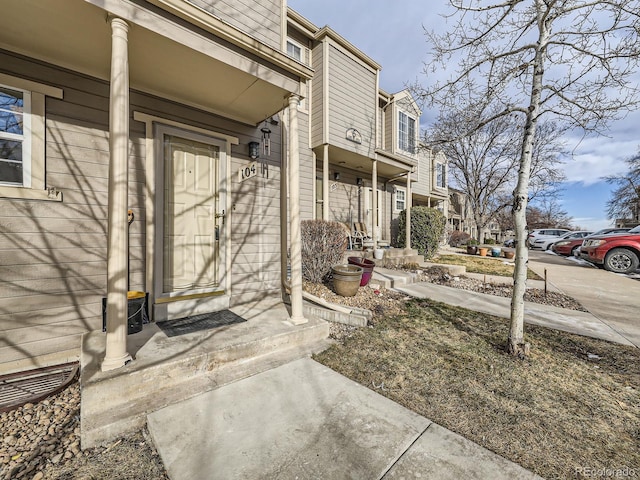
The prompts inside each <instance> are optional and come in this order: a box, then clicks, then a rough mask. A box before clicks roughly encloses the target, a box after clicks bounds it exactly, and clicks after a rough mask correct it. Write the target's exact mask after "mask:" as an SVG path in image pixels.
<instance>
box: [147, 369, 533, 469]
mask: <svg viewBox="0 0 640 480" xmlns="http://www.w3.org/2000/svg"><path fill="white" fill-rule="evenodd" d="M148 426H149V431H150V432H151V435H152V436H153V440H154V442H155V444H156V446H157V448H158V451H159V452H160V455H161V457H162V460H163V462H164V465H165V467H166V468H167V471H168V473H169V476H170V477H171V478H172V480H191V479H196V478H198V479H207V480H215V479H223V480H233V479H238V480H240V479H241V480H253V479H291V480H293V479H300V480H303V479H309V480H312V479H313V480H315V479H325V480H334V479H335V480H344V479H362V480H372V479H408V478H438V479H442V480H448V479H451V480H454V479H455V480H458V479H460V478H465V479H478V480H480V479H487V478H491V479H496V480H499V479H505V480H506V479H515V478H517V479H534V478H535V479H537V478H540V477H538V476H536V475H534V474H533V473H531V472H529V471H527V470H525V469H523V468H522V467H520V466H518V465H516V464H514V463H512V462H510V461H508V460H506V459H504V458H503V457H500V456H498V455H496V454H495V453H493V452H490V451H489V450H486V449H485V448H482V447H480V446H478V445H477V444H475V443H473V442H471V441H469V440H466V439H464V438H463V437H461V436H459V435H456V434H455V433H453V432H450V431H449V430H447V429H445V428H442V427H440V426H438V425H436V424H434V423H433V422H431V421H429V420H428V419H426V418H424V417H422V416H420V415H417V414H415V413H413V412H411V411H410V410H408V409H406V408H404V407H402V406H400V405H398V404H397V403H395V402H392V401H391V400H389V399H387V398H385V397H383V396H381V395H379V394H377V393H375V392H373V391H372V390H369V389H368V388H365V387H363V386H361V385H359V384H357V383H355V382H353V381H351V380H349V379H347V378H345V377H343V376H342V375H340V374H338V373H336V372H334V371H333V370H331V369H329V368H327V367H324V366H323V365H320V364H319V363H316V362H314V361H313V360H311V359H302V360H297V361H295V362H291V363H288V364H286V365H283V366H281V367H278V368H275V369H272V370H269V371H267V372H263V373H261V374H258V375H255V376H253V377H250V378H247V379H244V380H241V381H238V382H235V383H233V384H230V385H227V386H225V387H222V388H219V389H217V390H213V391H210V392H207V393H203V394H201V395H199V396H197V397H194V398H191V399H189V400H186V401H184V402H181V403H179V404H176V405H172V406H169V407H166V408H163V409H162V410H159V411H157V412H154V413H152V414H150V415H149V416H148Z"/></svg>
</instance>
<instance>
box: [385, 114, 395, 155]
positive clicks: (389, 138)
mask: <svg viewBox="0 0 640 480" xmlns="http://www.w3.org/2000/svg"><path fill="white" fill-rule="evenodd" d="M397 115H398V114H397V113H396V108H395V104H393V103H392V104H390V105H389V106H388V107H387V108H386V109H385V110H384V149H385V150H386V151H387V152H394V151H395V147H394V143H396V142H395V139H396V132H395V129H397V128H398V124H397V122H394V118H396V116H397Z"/></svg>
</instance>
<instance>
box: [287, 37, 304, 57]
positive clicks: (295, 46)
mask: <svg viewBox="0 0 640 480" xmlns="http://www.w3.org/2000/svg"><path fill="white" fill-rule="evenodd" d="M287 55H289V56H290V57H291V58H294V59H296V60H298V61H299V62H303V58H302V45H300V44H299V43H297V42H294V41H293V40H291V39H287Z"/></svg>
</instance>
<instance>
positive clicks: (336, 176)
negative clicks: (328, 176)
mask: <svg viewBox="0 0 640 480" xmlns="http://www.w3.org/2000/svg"><path fill="white" fill-rule="evenodd" d="M333 179H334V180H335V181H336V182H337V181H338V180H340V172H333Z"/></svg>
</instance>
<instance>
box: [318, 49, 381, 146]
mask: <svg viewBox="0 0 640 480" xmlns="http://www.w3.org/2000/svg"><path fill="white" fill-rule="evenodd" d="M329 52H330V53H329V96H330V98H329V143H331V144H332V145H336V146H338V147H340V148H344V149H345V150H350V151H353V152H357V153H359V154H361V155H373V150H374V149H375V138H374V130H375V125H376V99H377V92H376V74H375V73H374V72H372V71H371V70H369V69H368V68H366V67H365V66H364V65H362V64H361V63H359V62H357V61H356V60H355V59H353V58H352V57H351V56H349V55H347V54H346V53H345V52H343V51H342V50H340V49H339V48H337V47H336V46H335V45H330V47H329ZM349 128H355V129H357V130H358V131H359V132H360V135H362V144H357V143H354V142H351V141H349V140H347V139H346V138H345V136H346V132H347V130H348V129H349Z"/></svg>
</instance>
